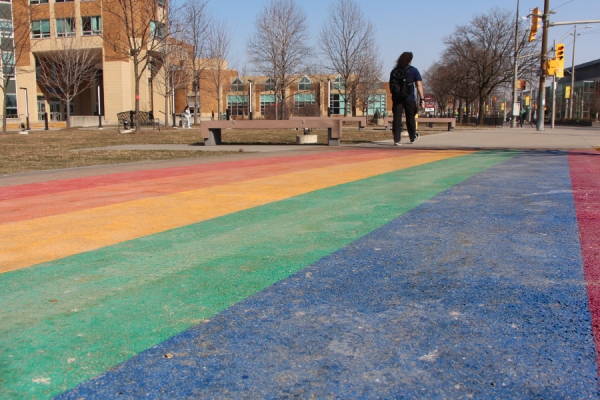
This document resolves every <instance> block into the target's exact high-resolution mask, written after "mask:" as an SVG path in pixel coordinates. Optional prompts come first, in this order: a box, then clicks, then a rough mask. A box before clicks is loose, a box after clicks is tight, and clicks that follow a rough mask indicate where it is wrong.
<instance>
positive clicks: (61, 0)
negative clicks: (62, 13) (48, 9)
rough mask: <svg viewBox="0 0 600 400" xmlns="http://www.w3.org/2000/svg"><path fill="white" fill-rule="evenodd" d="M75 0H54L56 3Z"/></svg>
mask: <svg viewBox="0 0 600 400" xmlns="http://www.w3.org/2000/svg"><path fill="white" fill-rule="evenodd" d="M71 1H75V0H54V2H55V3H68V2H71Z"/></svg>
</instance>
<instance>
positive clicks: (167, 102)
mask: <svg viewBox="0 0 600 400" xmlns="http://www.w3.org/2000/svg"><path fill="white" fill-rule="evenodd" d="M167 85H168V84H167ZM167 88H168V86H167ZM168 127H169V91H168V90H165V128H168Z"/></svg>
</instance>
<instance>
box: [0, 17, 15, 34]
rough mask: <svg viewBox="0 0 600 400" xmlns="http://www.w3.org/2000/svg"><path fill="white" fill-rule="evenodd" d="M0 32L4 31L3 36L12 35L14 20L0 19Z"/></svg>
mask: <svg viewBox="0 0 600 400" xmlns="http://www.w3.org/2000/svg"><path fill="white" fill-rule="evenodd" d="M0 32H2V34H1V35H2V36H1V37H2V38H6V37H9V36H12V33H13V24H12V21H9V20H5V19H2V20H0Z"/></svg>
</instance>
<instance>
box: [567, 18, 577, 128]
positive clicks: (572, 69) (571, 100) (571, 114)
mask: <svg viewBox="0 0 600 400" xmlns="http://www.w3.org/2000/svg"><path fill="white" fill-rule="evenodd" d="M576 43H577V25H575V27H574V28H573V58H572V61H571V94H570V95H569V118H573V97H575V90H573V89H574V88H575V44H576Z"/></svg>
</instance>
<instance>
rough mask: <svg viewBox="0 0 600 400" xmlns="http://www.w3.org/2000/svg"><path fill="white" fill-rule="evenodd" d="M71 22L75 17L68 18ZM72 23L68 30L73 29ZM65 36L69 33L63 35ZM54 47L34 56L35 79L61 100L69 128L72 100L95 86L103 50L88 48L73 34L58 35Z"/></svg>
mask: <svg viewBox="0 0 600 400" xmlns="http://www.w3.org/2000/svg"><path fill="white" fill-rule="evenodd" d="M68 20H71V22H74V20H75V18H68ZM74 26H75V25H74V24H73V25H72V26H71V29H74ZM66 35H68V33H67V34H66ZM53 46H54V48H53V49H52V50H51V51H46V52H44V53H42V54H40V55H37V56H36V64H37V74H36V80H37V83H38V85H39V86H41V87H43V88H44V90H45V91H46V92H47V93H48V94H50V95H51V96H53V97H56V98H58V99H60V100H62V101H63V102H64V104H65V107H66V111H67V128H69V127H71V107H70V106H69V105H70V104H71V100H73V99H74V98H75V97H76V96H77V95H78V94H80V93H81V92H83V91H84V90H86V89H88V88H90V87H93V86H96V85H97V81H98V79H97V75H98V68H97V67H96V66H97V64H98V63H101V61H102V50H101V49H95V48H90V47H88V46H86V45H84V44H83V43H82V37H81V36H78V35H75V32H74V31H73V32H72V36H65V37H61V38H57V40H55V41H54V43H53Z"/></svg>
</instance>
